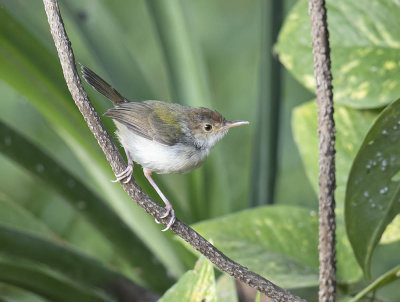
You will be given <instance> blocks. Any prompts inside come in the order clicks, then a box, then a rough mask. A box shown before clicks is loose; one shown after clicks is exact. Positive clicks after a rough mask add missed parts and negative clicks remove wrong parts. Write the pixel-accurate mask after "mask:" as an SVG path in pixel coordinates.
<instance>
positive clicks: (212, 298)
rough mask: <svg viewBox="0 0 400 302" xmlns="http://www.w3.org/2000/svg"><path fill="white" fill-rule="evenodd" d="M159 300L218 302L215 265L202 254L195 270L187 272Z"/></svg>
mask: <svg viewBox="0 0 400 302" xmlns="http://www.w3.org/2000/svg"><path fill="white" fill-rule="evenodd" d="M158 301H159V302H175V301H187V302H202V301H207V302H217V296H216V292H215V279H214V267H213V265H212V263H211V262H210V261H209V260H208V259H207V258H206V257H204V256H201V257H200V259H199V260H198V262H197V263H196V266H195V267H194V269H193V270H191V271H188V272H186V273H185V274H184V275H183V276H182V277H181V278H180V279H179V280H178V282H177V283H176V284H175V285H174V286H173V287H171V288H170V289H169V290H168V291H167V292H166V293H165V294H164V296H163V297H162V298H161V299H160V300H158Z"/></svg>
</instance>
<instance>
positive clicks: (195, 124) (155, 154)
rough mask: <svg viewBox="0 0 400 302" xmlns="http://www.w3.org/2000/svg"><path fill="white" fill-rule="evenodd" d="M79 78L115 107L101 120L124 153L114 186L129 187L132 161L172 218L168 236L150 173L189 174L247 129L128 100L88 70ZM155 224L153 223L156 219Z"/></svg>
mask: <svg viewBox="0 0 400 302" xmlns="http://www.w3.org/2000/svg"><path fill="white" fill-rule="evenodd" d="M81 72H82V76H83V78H84V79H85V81H86V82H87V83H88V84H89V85H90V86H92V87H93V88H94V89H95V90H96V91H98V92H99V93H101V94H102V95H104V96H105V97H106V98H108V99H109V100H110V101H111V102H112V104H113V105H114V108H111V109H109V110H108V111H107V112H106V113H105V114H104V116H106V117H110V118H112V119H113V121H114V123H115V125H116V128H117V131H116V134H117V137H118V139H119V141H120V143H121V145H122V147H123V148H124V150H125V153H126V157H127V161H128V165H127V167H126V169H125V170H124V171H122V172H121V173H119V174H116V179H115V180H114V182H119V181H123V182H124V183H128V182H129V181H130V180H131V178H132V174H133V165H134V162H136V163H138V164H140V165H141V166H142V169H143V173H144V176H145V177H146V179H147V180H148V181H149V183H150V184H151V185H152V187H153V188H154V190H155V191H156V192H157V194H158V195H159V196H160V198H161V199H162V201H163V202H164V204H165V210H166V211H165V213H164V214H163V215H162V216H160V217H161V218H166V217H168V216H169V215H170V216H171V218H170V220H169V222H168V224H167V226H166V227H165V228H164V229H163V230H162V231H167V230H169V229H170V228H171V226H172V225H173V224H174V222H175V221H176V216H175V211H174V209H173V206H172V204H171V202H170V201H169V200H168V199H167V198H166V196H165V195H164V194H163V192H162V191H161V190H160V188H159V187H158V186H157V184H156V183H155V181H154V180H153V178H152V176H151V175H152V173H157V174H172V173H188V172H191V171H193V170H194V169H196V168H198V167H200V166H201V164H202V163H203V162H204V161H205V159H206V158H207V156H208V155H209V154H210V151H211V149H212V148H213V147H214V146H215V144H216V143H217V142H218V141H219V140H220V139H222V138H223V137H224V136H225V135H226V134H227V132H228V130H229V129H230V128H233V127H237V126H241V125H246V124H249V122H248V121H243V120H234V121H229V120H226V119H225V118H224V117H223V116H222V115H221V114H220V113H218V112H217V111H214V110H211V109H208V108H204V107H197V108H195V107H188V106H183V105H180V104H174V103H167V102H162V101H154V100H146V101H142V102H135V101H129V100H128V99H126V98H125V97H123V96H122V95H121V94H120V93H119V92H118V91H117V90H115V89H114V88H113V87H112V86H111V85H110V84H108V83H107V82H106V81H105V80H103V79H102V78H101V77H100V76H98V75H97V74H96V73H95V72H94V71H92V70H91V69H89V68H88V67H86V66H84V65H81ZM156 222H157V223H158V221H157V220H156Z"/></svg>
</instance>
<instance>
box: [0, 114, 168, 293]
mask: <svg viewBox="0 0 400 302" xmlns="http://www.w3.org/2000/svg"><path fill="white" fill-rule="evenodd" d="M0 137H2V138H3V139H2V140H0V152H1V153H3V154H5V155H6V156H8V157H9V158H11V159H12V160H14V161H16V162H17V163H18V164H19V165H22V166H23V167H24V168H25V169H27V170H28V171H29V172H31V173H32V174H33V175H35V176H36V177H38V178H39V179H41V180H42V181H43V182H44V183H46V185H48V186H49V187H50V186H51V187H52V188H53V189H55V190H56V191H57V192H58V193H60V195H61V196H63V198H65V200H66V201H68V202H69V203H70V204H71V205H72V206H73V207H75V209H76V210H77V211H78V212H80V213H81V215H82V216H84V217H85V218H86V219H87V220H88V221H89V222H90V223H92V224H93V225H94V226H95V227H96V229H97V230H98V231H99V232H101V233H102V234H103V236H104V237H105V238H107V239H108V241H109V242H110V245H112V246H113V247H114V249H115V250H116V251H117V252H118V253H119V254H120V255H121V256H122V257H124V258H125V260H126V261H128V262H129V263H130V264H131V265H133V266H134V267H135V269H134V271H135V272H136V277H137V279H138V280H143V281H144V282H145V283H146V284H147V285H148V286H152V287H153V288H154V289H156V290H160V291H161V290H163V289H165V288H166V287H167V286H168V285H169V284H170V282H169V281H168V277H167V274H166V271H165V269H164V268H163V267H162V266H161V264H160V263H153V262H152V261H144V260H143V259H146V258H148V255H149V254H150V251H149V250H148V249H147V248H146V246H145V245H144V244H143V243H142V241H141V240H140V239H139V238H138V237H137V236H136V235H135V234H134V233H133V232H132V230H131V229H130V228H128V227H127V225H126V224H125V223H124V222H123V221H122V220H121V218H120V217H119V216H118V215H117V214H116V213H115V212H114V210H113V209H111V208H110V206H108V205H107V204H106V203H105V202H104V201H103V199H102V198H101V197H100V196H98V195H97V194H96V193H94V192H92V191H91V190H90V189H88V188H87V187H86V186H85V185H84V184H82V182H81V181H80V180H79V179H77V178H76V177H74V176H73V175H72V174H71V173H69V172H68V171H67V170H65V169H64V168H63V167H62V166H61V165H59V164H58V163H57V162H56V161H54V160H53V159H52V158H50V157H49V156H48V155H47V154H45V153H43V152H42V151H41V150H40V149H39V148H37V147H36V146H35V145H33V144H32V143H30V142H29V141H27V140H26V139H25V138H23V137H22V136H20V135H19V134H18V133H16V132H15V131H13V130H12V129H11V128H9V127H8V126H7V125H5V124H3V123H2V122H1V121H0ZM0 218H1V217H0ZM18 223H19V224H21V225H23V224H25V223H26V222H24V221H23V220H22V221H21V222H18Z"/></svg>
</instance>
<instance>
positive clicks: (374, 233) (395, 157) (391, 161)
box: [345, 100, 400, 276]
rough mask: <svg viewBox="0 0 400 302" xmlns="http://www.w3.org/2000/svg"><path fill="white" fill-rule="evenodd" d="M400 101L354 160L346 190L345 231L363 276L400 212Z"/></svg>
mask: <svg viewBox="0 0 400 302" xmlns="http://www.w3.org/2000/svg"><path fill="white" fill-rule="evenodd" d="M399 148H400V100H397V101H396V102H394V103H393V104H391V105H389V106H388V107H386V109H385V110H383V111H382V113H381V114H380V115H379V117H378V119H377V121H376V122H375V123H374V125H373V126H372V128H371V129H370V130H369V132H368V134H367V136H366V137H365V139H364V141H363V144H362V146H361V148H360V150H359V152H358V154H357V157H356V159H355V160H354V163H353V166H352V169H351V172H350V176H349V181H348V184H347V191H346V202H345V220H346V229H347V233H348V236H349V239H350V242H351V245H352V247H353V249H354V253H355V255H356V257H357V261H358V262H359V263H360V266H361V267H362V269H363V270H364V273H365V275H366V276H369V275H370V262H371V256H372V253H373V251H374V249H375V247H376V245H377V243H378V242H379V239H380V238H381V235H382V233H383V231H384V230H385V228H386V226H387V225H388V224H389V223H390V222H391V221H392V219H393V218H394V217H395V216H396V215H397V214H398V213H399V212H400V182H399V179H398V178H396V177H395V176H396V174H397V173H398V172H399V170H400V157H399Z"/></svg>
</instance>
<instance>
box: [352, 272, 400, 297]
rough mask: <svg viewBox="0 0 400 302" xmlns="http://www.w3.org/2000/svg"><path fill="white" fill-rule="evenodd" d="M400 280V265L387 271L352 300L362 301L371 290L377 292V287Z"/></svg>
mask: <svg viewBox="0 0 400 302" xmlns="http://www.w3.org/2000/svg"><path fill="white" fill-rule="evenodd" d="M398 280H400V265H398V266H396V267H395V268H393V269H391V270H390V271H388V272H386V273H385V274H383V275H382V276H380V277H379V278H377V279H376V280H375V281H374V282H372V283H371V284H370V285H368V286H367V287H366V288H365V289H363V290H362V291H360V292H359V293H358V294H357V295H356V296H355V297H354V298H353V299H351V300H350V302H356V301H360V300H361V299H362V298H363V297H365V296H366V295H368V294H369V293H371V292H375V291H376V290H377V289H379V288H381V287H383V286H385V285H388V284H390V283H392V282H395V281H398Z"/></svg>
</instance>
